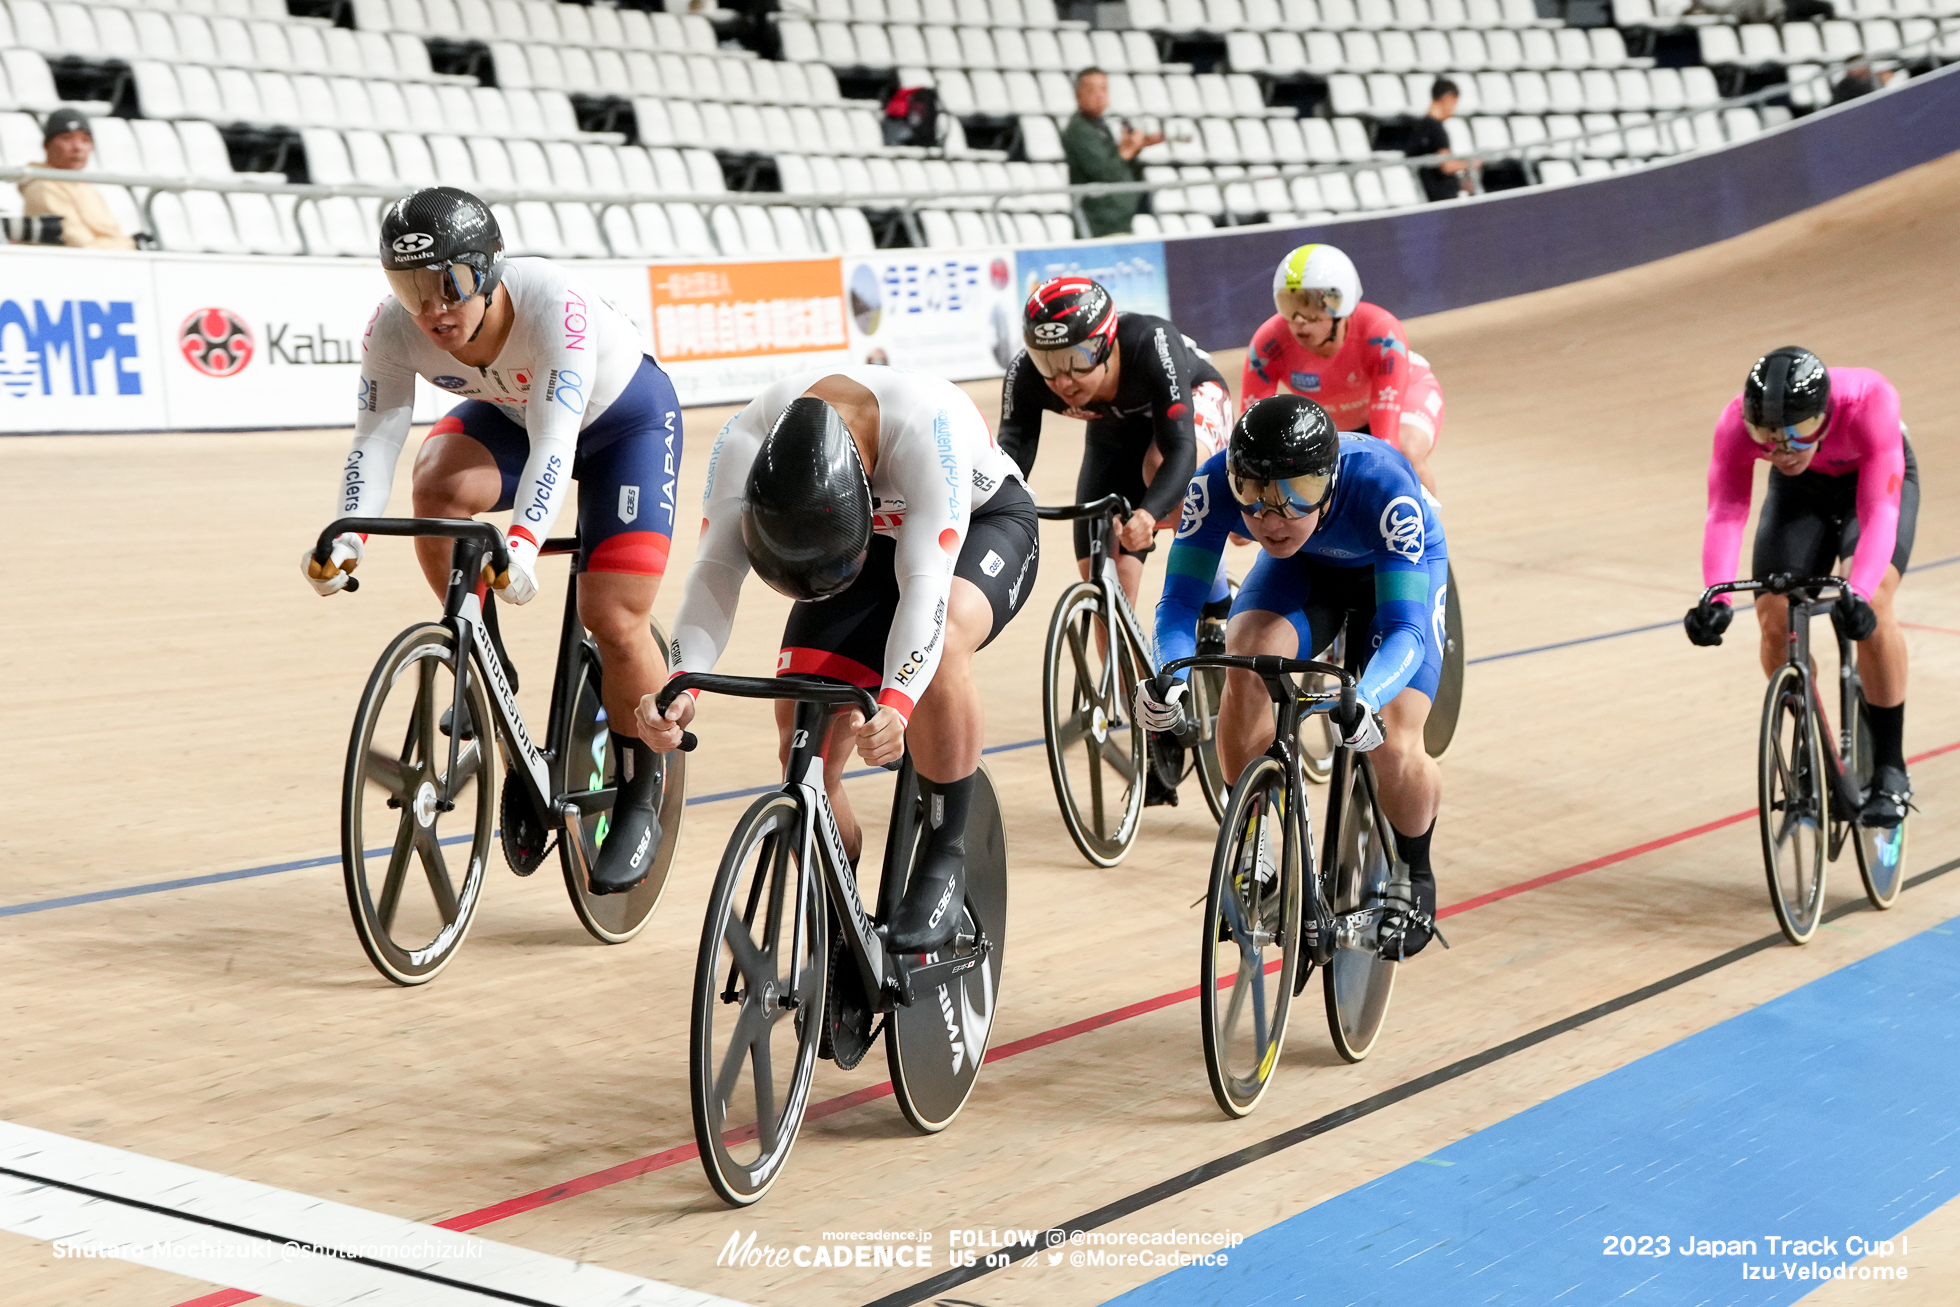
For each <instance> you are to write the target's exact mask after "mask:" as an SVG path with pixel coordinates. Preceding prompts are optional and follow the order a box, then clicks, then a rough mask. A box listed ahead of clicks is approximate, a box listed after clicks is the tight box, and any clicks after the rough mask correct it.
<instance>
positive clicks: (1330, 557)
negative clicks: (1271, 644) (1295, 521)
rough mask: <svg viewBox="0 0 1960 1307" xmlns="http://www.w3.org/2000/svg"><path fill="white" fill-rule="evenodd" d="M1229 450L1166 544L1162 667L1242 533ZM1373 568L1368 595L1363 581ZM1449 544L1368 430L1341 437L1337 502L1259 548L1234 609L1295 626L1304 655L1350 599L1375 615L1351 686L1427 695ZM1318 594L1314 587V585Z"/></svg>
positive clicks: (1198, 479)
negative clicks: (1288, 553) (1302, 539)
mask: <svg viewBox="0 0 1960 1307" xmlns="http://www.w3.org/2000/svg"><path fill="white" fill-rule="evenodd" d="M1225 459H1226V454H1225V453H1224V452H1222V451H1221V452H1220V453H1217V454H1214V455H1213V456H1212V457H1211V458H1210V459H1208V460H1207V461H1206V462H1205V464H1204V465H1203V466H1202V467H1200V468H1199V469H1198V471H1197V473H1196V475H1194V476H1193V477H1192V478H1191V484H1190V486H1189V487H1187V489H1186V491H1185V495H1184V515H1183V517H1182V518H1181V520H1180V521H1179V522H1178V527H1177V539H1176V541H1175V543H1173V544H1172V546H1171V556H1170V564H1169V574H1168V575H1167V576H1166V578H1165V581H1164V595H1163V598H1162V599H1161V600H1159V601H1158V603H1157V657H1158V659H1159V660H1160V665H1161V664H1163V663H1169V662H1171V661H1172V660H1173V659H1177V658H1186V657H1189V656H1190V655H1191V654H1192V653H1194V652H1196V650H1197V634H1196V633H1197V624H1198V609H1199V606H1200V605H1202V604H1203V603H1204V601H1205V597H1206V595H1207V594H1208V593H1209V592H1210V590H1211V586H1212V578H1213V577H1214V576H1215V575H1216V574H1217V571H1218V560H1219V557H1220V556H1221V555H1222V554H1223V553H1224V550H1225V540H1226V536H1227V535H1228V534H1229V533H1230V532H1232V531H1235V530H1236V531H1238V532H1239V533H1240V534H1248V533H1249V532H1248V528H1247V527H1246V525H1245V523H1244V521H1243V519H1242V517H1241V515H1240V511H1239V504H1238V501H1237V500H1235V499H1234V498H1232V489H1231V483H1230V480H1229V477H1228V474H1227V472H1226V470H1225ZM1363 568H1367V569H1370V570H1371V571H1372V576H1373V582H1374V584H1373V594H1372V596H1370V595H1369V594H1368V593H1367V591H1366V589H1365V588H1364V587H1362V586H1361V584H1360V583H1362V582H1363V581H1364V576H1363V575H1362V574H1360V569H1363ZM1448 576H1449V551H1448V547H1447V545H1446V544H1445V543H1444V540H1443V524H1442V520H1441V519H1440V517H1439V516H1438V515H1437V512H1436V501H1435V500H1434V499H1432V498H1431V497H1430V496H1429V492H1428V491H1426V490H1424V489H1423V488H1422V484H1421V482H1419V481H1418V480H1417V479H1416V474H1415V470H1414V469H1413V468H1412V467H1410V466H1409V461H1408V460H1407V459H1406V458H1404V457H1403V456H1402V455H1401V453H1400V452H1398V451H1397V450H1396V449H1395V448H1394V447H1393V446H1391V445H1389V444H1387V443H1385V442H1383V441H1380V440H1376V439H1374V438H1373V437H1370V436H1355V435H1343V436H1342V437H1341V454H1340V470H1339V473H1338V477H1337V481H1336V486H1335V492H1334V503H1333V507H1332V508H1331V509H1330V510H1327V511H1325V512H1324V513H1323V514H1322V518H1321V522H1320V525H1319V526H1318V527H1317V528H1316V529H1315V530H1314V533H1313V534H1312V535H1311V536H1309V537H1307V542H1306V544H1304V545H1302V546H1301V547H1300V550H1299V552H1298V553H1296V554H1294V555H1293V556H1292V557H1291V558H1274V557H1272V556H1271V555H1269V554H1266V553H1264V552H1263V551H1262V552H1261V553H1260V555H1259V559H1258V562H1256V563H1255V564H1254V565H1253V568H1252V573H1251V575H1250V576H1248V577H1247V578H1246V581H1245V584H1244V585H1243V586H1241V587H1240V589H1239V595H1238V599H1237V601H1236V602H1235V603H1233V605H1232V611H1233V613H1235V614H1236V613H1240V612H1245V611H1248V610H1254V609H1256V610H1263V611H1266V612H1273V613H1278V614H1280V615H1281V616H1283V617H1285V618H1287V620H1289V621H1290V622H1292V623H1293V628H1294V630H1295V631H1296V632H1298V633H1299V637H1300V652H1299V655H1298V656H1300V657H1302V658H1307V657H1311V656H1313V655H1314V654H1315V653H1318V652H1320V651H1321V650H1322V649H1324V648H1325V647H1326V646H1327V644H1328V643H1329V642H1331V641H1332V639H1333V637H1334V635H1335V634H1337V633H1338V630H1339V623H1340V621H1341V618H1342V615H1343V614H1345V612H1346V611H1347V610H1348V609H1349V608H1351V607H1358V608H1360V609H1361V610H1362V611H1366V609H1367V608H1368V606H1369V604H1370V601H1372V606H1373V608H1374V617H1373V620H1372V622H1371V623H1370V625H1369V642H1370V645H1371V647H1372V648H1373V653H1372V654H1371V655H1370V657H1369V659H1368V663H1367V666H1366V668H1365V669H1364V670H1363V672H1362V676H1361V684H1360V695H1361V698H1362V699H1363V700H1364V701H1365V702H1366V703H1367V704H1368V706H1369V707H1370V708H1373V709H1375V710H1377V711H1379V710H1380V708H1381V706H1382V705H1383V704H1385V703H1387V702H1388V701H1389V700H1391V699H1393V698H1394V697H1395V696H1396V695H1397V694H1400V693H1401V692H1402V691H1403V690H1404V689H1406V688H1414V689H1416V690H1420V691H1421V692H1422V693H1424V694H1426V695H1428V696H1429V697H1430V698H1431V699H1434V698H1435V697H1436V682H1437V679H1438V677H1439V675H1440V674H1441V671H1442V659H1443V601H1444V596H1445V593H1446V591H1447V588H1448ZM1317 592H1318V593H1317Z"/></svg>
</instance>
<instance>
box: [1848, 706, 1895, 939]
mask: <svg viewBox="0 0 1960 1307" xmlns="http://www.w3.org/2000/svg"><path fill="white" fill-rule="evenodd" d="M1854 747H1855V748H1856V749H1857V751H1858V753H1857V759H1856V763H1855V765H1854V767H1853V768H1852V775H1854V776H1856V777H1857V778H1858V792H1859V793H1860V794H1865V793H1867V792H1869V791H1870V789H1871V784H1872V772H1873V770H1874V768H1873V766H1872V728H1871V724H1870V723H1869V722H1867V721H1866V720H1865V701H1864V698H1863V696H1862V695H1861V696H1860V697H1859V699H1858V738H1857V743H1856V744H1855V745H1854ZM1854 846H1855V847H1856V848H1857V850H1858V875H1859V876H1860V877H1861V878H1862V879H1863V880H1864V882H1865V897H1866V898H1867V899H1869V900H1871V905H1872V906H1873V907H1875V908H1877V909H1879V910H1880V911H1884V910H1885V909H1886V908H1889V907H1891V906H1892V905H1893V904H1894V903H1897V902H1898V901H1899V890H1900V888H1901V887H1903V886H1904V885H1905V883H1906V875H1905V872H1906V819H1904V818H1901V819H1900V821H1899V824H1898V825H1897V826H1894V827H1891V828H1890V829H1887V828H1886V827H1883V826H1863V825H1861V826H1859V827H1858V828H1857V831H1856V838H1855V840H1854Z"/></svg>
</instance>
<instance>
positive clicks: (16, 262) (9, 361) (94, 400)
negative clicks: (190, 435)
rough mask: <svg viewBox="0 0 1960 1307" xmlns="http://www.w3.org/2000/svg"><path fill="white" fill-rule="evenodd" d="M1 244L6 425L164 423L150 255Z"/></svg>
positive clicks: (0, 401) (0, 367) (0, 386)
mask: <svg viewBox="0 0 1960 1307" xmlns="http://www.w3.org/2000/svg"><path fill="white" fill-rule="evenodd" d="M30 248H31V247H25V246H23V247H20V252H15V251H14V250H11V249H6V248H4V247H0V431H7V432H27V431H143V430H152V431H153V430H157V429H158V428H161V427H162V426H163V425H164V423H165V412H164V399H163V382H162V376H161V372H160V360H159V358H158V356H157V344H156V341H157V330H156V303H155V295H154V292H153V289H152V284H151V279H150V265H149V261H148V260H147V259H145V258H144V256H142V255H140V254H115V255H108V256H101V257H94V258H90V257H87V256H84V255H77V254H65V253H49V252H45V251H44V252H40V253H29V252H27V251H28V250H29V249H30Z"/></svg>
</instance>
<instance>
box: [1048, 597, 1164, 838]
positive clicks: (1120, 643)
mask: <svg viewBox="0 0 1960 1307" xmlns="http://www.w3.org/2000/svg"><path fill="white" fill-rule="evenodd" d="M1142 665H1143V664H1142V659H1141V658H1139V656H1138V651H1137V650H1136V649H1135V647H1134V646H1132V645H1131V644H1130V642H1129V640H1128V639H1127V638H1125V636H1124V634H1123V632H1122V630H1121V628H1119V627H1114V626H1113V624H1112V622H1111V621H1110V616H1109V613H1108V612H1107V611H1106V610H1105V608H1104V605H1103V598H1102V591H1101V590H1099V589H1097V588H1096V587H1095V586H1094V585H1092V584H1090V583H1089V582H1087V581H1082V582H1078V583H1077V584H1075V585H1073V586H1070V587H1069V588H1068V590H1067V591H1065V592H1064V593H1063V595H1062V599H1061V602H1060V603H1058V604H1056V605H1055V615H1054V617H1053V618H1052V619H1051V620H1050V621H1049V623H1048V650H1047V657H1046V659H1045V661H1044V670H1043V673H1042V686H1041V690H1042V694H1041V714H1042V728H1043V731H1042V733H1043V736H1044V737H1045V740H1046V743H1047V746H1048V773H1049V775H1050V777H1051V778H1052V779H1053V780H1054V782H1055V802H1056V804H1057V805H1058V806H1059V807H1060V808H1061V810H1062V824H1063V825H1064V826H1066V827H1067V828H1068V833H1069V838H1070V839H1072V840H1074V841H1075V847H1076V848H1078V849H1080V850H1081V851H1082V856H1083V857H1085V858H1087V859H1088V860H1089V861H1090V862H1092V863H1094V864H1095V865H1096V866H1098V867H1113V866H1115V865H1116V864H1117V863H1119V862H1121V861H1122V860H1123V858H1124V855H1126V854H1127V853H1129V851H1130V845H1132V844H1133V843H1135V842H1136V837H1137V828H1138V827H1139V826H1140V825H1141V824H1142V818H1143V767H1144V757H1143V754H1144V733H1143V731H1142V729H1141V728H1139V727H1136V726H1134V725H1133V724H1132V723H1131V721H1130V703H1131V699H1132V697H1133V696H1134V695H1135V693H1136V686H1137V683H1138V682H1139V681H1140V680H1141V679H1142V678H1143V674H1144V673H1143V671H1142Z"/></svg>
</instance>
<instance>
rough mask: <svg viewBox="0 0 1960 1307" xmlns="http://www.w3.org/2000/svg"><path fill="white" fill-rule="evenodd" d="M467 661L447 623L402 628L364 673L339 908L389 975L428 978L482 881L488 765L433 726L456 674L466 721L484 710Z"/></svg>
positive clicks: (400, 980) (344, 796) (489, 821)
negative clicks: (344, 908) (344, 890)
mask: <svg viewBox="0 0 1960 1307" xmlns="http://www.w3.org/2000/svg"><path fill="white" fill-rule="evenodd" d="M468 667H469V662H468V656H467V654H463V655H461V656H459V654H458V651H457V648H456V640H455V636H454V635H453V634H452V633H451V632H450V630H449V629H448V628H447V627H445V626H443V625H442V624H440V623H437V622H428V623H422V624H419V625H416V626H411V627H409V628H408V629H407V630H406V631H403V632H402V633H401V634H400V635H398V636H396V637H395V639H394V641H393V642H392V643H391V644H390V645H389V646H388V647H387V649H386V650H385V651H384V652H383V653H382V655H381V659H380V661H379V662H377V663H376V664H375V667H374V672H373V674H372V675H371V676H369V677H368V683H367V689H366V691H365V692H364V693H363V694H362V695H361V705H360V708H359V709H358V710H357V711H356V713H355V715H354V731H353V735H352V737H351V738H350V739H349V741H348V745H347V766H346V772H345V779H344V782H343V785H342V790H341V804H340V848H341V868H342V872H343V876H344V878H345V881H346V886H347V906H348V909H349V910H350V911H351V912H352V914H353V917H354V931H355V933H356V934H357V935H359V936H360V940H361V947H362V948H363V949H365V950H366V951H367V955H368V960H369V961H371V962H373V963H374V967H375V970H377V971H379V972H380V973H381V974H382V975H384V976H386V977H387V978H388V979H390V980H392V981H394V982H395V983H396V984H397V985H422V984H427V983H428V982H429V981H431V980H434V979H435V978H436V976H437V975H438V974H439V973H440V972H441V971H442V969H443V968H444V967H445V966H447V965H448V964H449V962H450V960H451V959H452V958H454V957H455V956H456V951H457V950H458V949H459V948H461V947H462V944H463V938H464V936H466V935H467V934H469V929H470V922H471V920H472V918H473V917H474V916H475V913H476V905H477V900H478V897H479V896H480V895H481V893H482V890H483V877H484V870H485V865H486V862H487V859H488V857H489V854H490V842H491V839H492V834H491V832H492V828H493V827H494V825H495V822H494V818H495V815H496V795H495V787H494V786H493V785H491V784H490V775H491V771H490V769H489V768H488V767H487V766H486V758H485V750H484V748H483V742H482V740H481V739H480V738H479V739H468V740H460V741H455V742H454V743H453V744H452V741H451V739H450V737H449V736H448V735H445V734H443V733H442V731H441V729H440V728H439V726H438V723H439V722H440V720H441V718H442V714H443V712H444V710H445V709H449V708H451V707H453V705H454V703H455V700H456V678H457V675H458V674H459V672H460V673H461V674H462V677H463V691H464V702H465V706H466V707H467V708H468V710H469V713H470V720H471V721H474V722H477V723H484V722H488V721H489V720H490V706H489V702H488V700H487V699H486V698H485V696H484V693H483V686H482V685H481V683H480V681H479V678H477V677H475V676H473V675H471V674H470V673H469V671H468ZM452 747H453V748H454V751H455V757H454V761H453V763H452V760H451V750H452ZM445 830H447V831H448V832H450V833H449V834H446V835H445V834H444V832H445ZM458 846H466V847H458Z"/></svg>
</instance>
